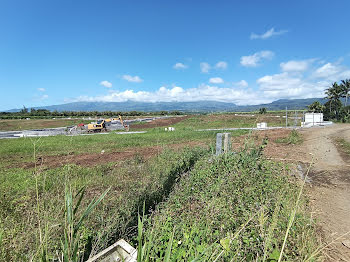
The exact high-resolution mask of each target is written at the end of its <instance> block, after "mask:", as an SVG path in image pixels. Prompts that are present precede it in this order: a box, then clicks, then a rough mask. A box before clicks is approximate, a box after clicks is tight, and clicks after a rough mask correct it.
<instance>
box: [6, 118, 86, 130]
mask: <svg viewBox="0 0 350 262" xmlns="http://www.w3.org/2000/svg"><path fill="white" fill-rule="evenodd" d="M90 122H91V120H90V121H88V120H83V119H30V120H25V119H15V120H10V119H9V120H0V131H17V130H29V129H42V128H55V127H62V126H74V125H77V124H80V123H83V124H87V123H90Z"/></svg>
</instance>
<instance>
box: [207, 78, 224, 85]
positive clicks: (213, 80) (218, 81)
mask: <svg viewBox="0 0 350 262" xmlns="http://www.w3.org/2000/svg"><path fill="white" fill-rule="evenodd" d="M223 82H224V80H223V79H222V78H221V77H212V78H210V79H209V83H211V84H222V83H223Z"/></svg>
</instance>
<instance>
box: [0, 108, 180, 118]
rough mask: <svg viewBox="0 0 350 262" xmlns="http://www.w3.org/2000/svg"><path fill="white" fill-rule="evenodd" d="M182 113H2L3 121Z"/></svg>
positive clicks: (25, 109)
mask: <svg viewBox="0 0 350 262" xmlns="http://www.w3.org/2000/svg"><path fill="white" fill-rule="evenodd" d="M182 114H183V113H182V112H180V111H153V112H143V111H128V112H121V111H60V112H59V111H50V110H47V109H34V108H31V109H30V110H29V109H28V108H26V107H23V109H22V110H20V111H19V112H0V118H1V119H25V118H40V119H42V118H52V117H55V118H62V117H64V118H66V117H116V116H118V115H121V116H155V115H161V116H165V115H182Z"/></svg>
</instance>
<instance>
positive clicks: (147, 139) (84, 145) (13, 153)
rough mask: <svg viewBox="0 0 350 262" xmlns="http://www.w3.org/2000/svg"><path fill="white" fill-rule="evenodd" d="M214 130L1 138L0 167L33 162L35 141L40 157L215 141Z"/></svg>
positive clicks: (243, 132)
mask: <svg viewBox="0 0 350 262" xmlns="http://www.w3.org/2000/svg"><path fill="white" fill-rule="evenodd" d="M216 133H217V132H213V131H203V132H194V131H193V129H191V128H177V129H176V132H165V131H164V129H163V128H154V129H151V130H148V132H147V133H145V134H130V135H118V134H115V133H113V132H112V133H109V134H105V135H103V134H102V135H100V134H95V135H89V136H52V137H41V138H29V137H28V138H18V139H6V140H0V143H1V147H0V159H1V160H2V161H1V163H0V166H5V167H8V166H18V165H20V163H22V162H28V161H32V159H33V143H36V146H37V149H38V152H37V156H41V157H42V156H67V155H79V154H82V153H100V152H101V151H102V150H104V151H105V152H106V153H108V152H116V151H117V152H118V151H122V150H125V149H126V148H134V150H135V151H137V149H136V148H142V147H150V146H158V147H162V146H165V145H171V144H180V143H188V142H195V141H202V142H204V143H208V144H209V143H212V142H213V141H214V140H215V134H216ZM231 133H232V135H233V136H237V135H242V134H246V133H247V131H246V130H238V131H233V132H231Z"/></svg>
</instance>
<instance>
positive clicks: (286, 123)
mask: <svg viewBox="0 0 350 262" xmlns="http://www.w3.org/2000/svg"><path fill="white" fill-rule="evenodd" d="M287 126H288V109H287V107H286V128H287Z"/></svg>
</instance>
